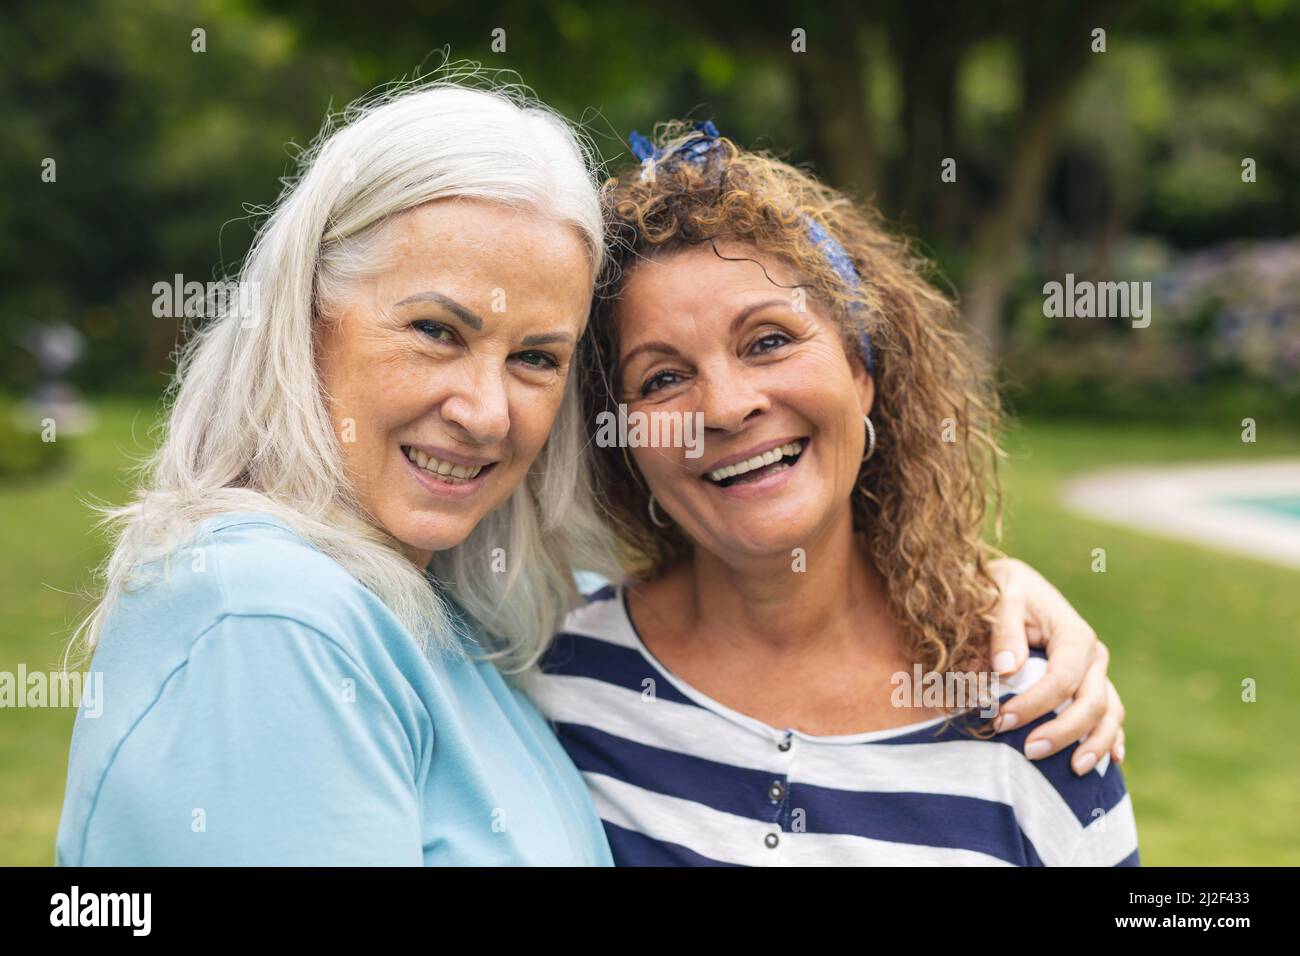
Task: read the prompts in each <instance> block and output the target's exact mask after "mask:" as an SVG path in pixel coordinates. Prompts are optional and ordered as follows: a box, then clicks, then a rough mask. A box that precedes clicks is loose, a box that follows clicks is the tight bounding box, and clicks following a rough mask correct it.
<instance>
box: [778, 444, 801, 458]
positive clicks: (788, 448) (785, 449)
mask: <svg viewBox="0 0 1300 956" xmlns="http://www.w3.org/2000/svg"><path fill="white" fill-rule="evenodd" d="M798 451H799V446H798V445H796V444H795V443H794V442H792V441H788V442H786V443H785V444H784V445H782V446H781V454H783V455H793V454H796V453H797V452H798Z"/></svg>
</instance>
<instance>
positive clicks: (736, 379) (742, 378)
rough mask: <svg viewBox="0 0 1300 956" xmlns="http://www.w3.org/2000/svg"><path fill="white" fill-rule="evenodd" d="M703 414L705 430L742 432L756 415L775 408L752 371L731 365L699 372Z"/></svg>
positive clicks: (725, 364) (719, 365) (727, 364)
mask: <svg viewBox="0 0 1300 956" xmlns="http://www.w3.org/2000/svg"><path fill="white" fill-rule="evenodd" d="M699 386H700V391H701V395H700V398H701V406H700V410H701V411H702V412H704V427H706V428H718V429H722V430H724V431H731V432H734V431H739V430H740V428H741V426H742V425H743V424H744V423H745V422H746V421H747V420H748V419H749V418H751V417H752V416H753V415H755V414H761V413H762V412H764V411H766V410H767V409H768V407H769V405H770V404H771V403H770V402H769V401H768V398H767V395H766V393H765V392H764V391H763V390H762V389H761V388H760V387H759V385H758V382H757V381H756V380H755V373H754V371H753V370H752V369H747V368H744V367H743V366H736V365H733V364H731V363H719V364H718V365H717V366H711V367H709V368H708V369H701V370H700V372H699Z"/></svg>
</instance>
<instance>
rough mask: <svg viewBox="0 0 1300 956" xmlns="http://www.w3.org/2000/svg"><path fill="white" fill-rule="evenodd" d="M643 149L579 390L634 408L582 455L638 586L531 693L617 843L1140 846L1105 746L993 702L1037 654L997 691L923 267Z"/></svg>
mask: <svg viewBox="0 0 1300 956" xmlns="http://www.w3.org/2000/svg"><path fill="white" fill-rule="evenodd" d="M633 146H634V149H635V150H636V152H637V154H638V157H639V158H640V159H641V160H642V162H641V163H640V164H638V165H634V166H632V167H630V168H627V169H625V170H623V171H622V172H621V173H620V174H619V175H617V176H616V177H615V178H613V179H612V180H610V181H609V182H608V183H607V184H606V186H605V189H604V193H603V200H604V208H605V217H606V227H607V234H608V239H609V245H610V246H611V253H612V255H611V259H612V263H611V268H610V270H609V271H608V273H607V284H606V287H605V289H604V293H605V294H604V295H603V296H602V297H600V298H599V299H598V301H597V304H596V307H595V308H594V311H593V317H592V320H591V323H590V325H589V329H588V333H589V340H588V344H589V349H588V354H587V356H586V363H585V368H584V369H583V374H584V376H585V381H583V382H580V385H581V389H580V390H581V392H582V394H583V395H584V400H585V403H586V415H587V422H588V428H589V431H590V433H591V434H593V435H597V436H599V435H600V432H601V426H602V424H607V423H608V422H610V421H613V420H614V419H615V418H616V417H617V419H618V420H619V421H621V422H622V421H633V422H636V421H637V420H638V419H639V420H640V422H641V423H643V424H644V423H648V427H643V428H642V431H641V439H642V440H640V441H638V440H637V439H636V437H635V434H634V432H629V433H628V434H629V435H631V436H633V437H631V438H627V439H621V440H619V441H616V442H613V443H611V442H609V441H602V440H597V441H596V446H597V447H595V448H593V449H592V450H591V456H592V458H593V464H592V468H593V473H594V475H595V478H596V482H595V483H596V488H597V495H598V499H599V503H600V504H601V505H602V506H603V509H604V512H605V514H606V516H607V519H608V521H609V523H610V524H611V526H612V528H613V529H614V531H615V532H616V534H617V537H618V539H619V542H620V544H621V545H622V551H623V554H624V556H625V559H626V563H627V567H628V568H629V570H630V571H631V574H632V577H631V579H632V581H633V582H634V583H633V584H631V585H630V586H629V587H627V588H615V587H610V588H606V589H605V590H604V591H603V592H600V593H598V594H597V595H595V596H594V598H593V599H592V601H591V603H589V605H588V606H587V607H586V608H584V609H581V610H579V611H577V612H575V613H574V614H573V615H571V616H570V618H569V620H568V622H567V623H566V626H565V629H564V632H563V633H562V634H561V635H560V636H559V638H558V640H557V641H556V643H555V645H554V646H553V648H552V650H551V651H550V653H549V654H548V656H547V658H546V659H545V660H544V663H543V671H544V675H543V676H541V677H540V678H539V679H538V681H537V685H536V687H535V688H534V690H533V694H534V698H535V699H536V700H537V701H538V702H539V704H540V705H541V706H542V709H543V710H544V711H545V712H546V713H547V715H548V716H549V717H550V718H551V719H552V720H553V721H555V722H556V724H557V726H558V729H559V732H560V738H561V741H562V742H563V743H564V744H565V746H566V749H568V751H569V753H570V755H571V756H573V758H574V760H575V763H577V765H578V767H579V769H581V770H582V771H583V774H584V777H585V779H586V781H587V783H588V786H589V787H590V789H591V791H592V794H593V796H594V798H595V801H596V806H597V809H598V811H599V812H600V815H601V817H602V819H603V821H604V824H605V829H606V833H607V834H608V836H609V838H610V844H611V847H612V849H613V853H614V858H615V862H617V863H624V864H626V863H633V864H635V863H652V864H653V863H693V864H713V863H723V864H727V863H731V864H762V863H796V864H808V863H818V864H823V863H867V864H870V863H881V864H934V865H961V864H974V865H986V864H1013V865H1016V864H1018V865H1036V864H1049V865H1050V864H1093V865H1115V864H1120V863H1125V864H1136V863H1137V860H1138V853H1137V839H1136V829H1135V825H1134V821H1133V813H1132V809H1131V805H1130V802H1129V798H1128V796H1127V794H1126V792H1125V788H1124V782H1123V777H1122V775H1121V774H1120V771H1119V769H1118V767H1117V766H1116V765H1113V764H1111V763H1110V760H1109V756H1108V755H1106V754H1105V753H1104V752H1101V751H1099V749H1098V748H1097V746H1096V739H1095V735H1094V736H1090V737H1088V738H1086V739H1082V740H1081V739H1080V737H1079V735H1078V734H1077V733H1072V732H1070V731H1069V730H1065V729H1064V728H1056V730H1057V737H1056V739H1055V741H1053V740H1051V739H1048V738H1046V737H1044V735H1043V734H1042V733H1035V732H1036V731H1040V729H1041V728H1042V727H1043V725H1044V724H1045V723H1046V720H1047V716H1051V715H1047V716H1042V717H1039V718H1038V719H1037V720H1026V721H1024V722H1023V723H1022V724H1021V725H1020V726H1018V727H1015V726H1014V724H1013V722H1012V721H1011V720H1010V719H1009V717H1010V712H1009V711H1006V710H1004V711H1003V715H1002V724H1001V725H1000V726H998V727H997V729H998V730H1002V731H1006V732H1004V733H1000V734H997V735H995V734H994V733H993V730H994V727H993V726H992V725H991V724H990V722H989V720H988V718H989V717H990V716H992V713H994V712H996V711H997V709H998V707H997V705H998V703H999V698H1005V696H1007V695H1008V693H1009V691H1023V690H1027V689H1028V688H1029V687H1030V686H1031V685H1033V684H1035V683H1036V682H1039V681H1040V678H1041V677H1042V674H1043V672H1044V670H1045V661H1044V660H1043V656H1042V655H1041V654H1038V655H1034V656H1031V657H1030V658H1029V660H1028V661H1026V664H1025V666H1024V667H1022V668H1019V670H1018V671H1017V672H1016V673H1015V674H1014V676H1013V677H1012V678H1011V679H1010V680H1008V681H1004V682H1003V684H1002V687H1000V688H999V687H998V686H997V682H996V676H995V675H996V672H997V671H1007V670H1010V668H1006V667H1004V666H1001V665H999V666H998V667H996V668H995V667H994V665H993V657H994V654H993V645H992V643H991V641H992V635H993V632H994V630H995V625H996V623H997V618H996V615H997V613H998V601H999V583H998V576H999V574H1000V573H1001V572H1000V570H999V566H998V564H997V559H996V558H995V552H994V551H993V549H992V548H990V547H989V546H988V545H986V544H985V543H984V541H983V532H984V529H985V524H986V521H987V518H988V515H987V513H986V501H988V500H989V498H990V496H992V497H994V499H995V500H998V489H997V480H996V461H997V456H998V455H999V449H998V444H997V435H998V426H999V407H998V400H997V396H996V394H995V392H994V390H993V388H992V386H991V381H990V377H989V375H988V374H987V371H986V369H985V367H984V365H983V363H982V362H981V361H980V360H979V358H978V354H977V352H976V351H975V350H974V349H973V348H972V347H971V346H970V345H969V344H968V342H967V341H966V339H965V338H964V337H963V335H962V334H960V333H959V331H958V330H957V327H956V323H955V310H954V308H953V305H952V304H951V302H950V301H949V300H948V299H947V298H945V297H944V295H943V294H941V293H940V292H939V291H937V290H936V289H935V288H934V287H932V286H931V285H930V284H929V283H928V282H927V281H926V278H925V267H924V263H922V262H920V261H919V260H917V259H915V258H914V257H913V256H912V255H911V253H910V252H909V250H908V248H907V246H906V244H905V243H904V242H902V241H900V240H898V239H896V238H894V237H892V236H890V235H889V234H888V233H887V232H886V231H885V230H884V229H883V228H882V226H881V224H880V221H879V218H878V216H877V215H876V214H875V213H874V212H872V211H870V210H868V209H865V208H863V207H862V206H859V205H855V204H853V203H851V202H850V201H849V200H847V199H846V198H845V197H844V196H842V195H840V194H839V193H837V192H835V191H834V190H832V189H830V188H828V187H826V186H825V185H823V184H821V183H819V182H817V181H816V180H815V179H814V178H813V177H812V176H810V175H808V174H806V173H804V172H802V171H800V170H798V169H795V168H794V167H792V166H790V165H788V164H786V163H783V162H780V161H779V160H777V159H774V158H772V157H770V156H766V155H762V154H758V153H753V152H747V151H745V150H742V149H740V148H738V147H737V146H736V145H735V144H734V143H732V142H731V141H729V140H727V139H725V138H722V137H720V136H718V135H717V131H716V130H715V129H714V128H713V126H712V124H703V125H701V126H699V127H697V128H695V129H690V128H689V127H685V126H683V125H681V124H672V125H669V126H667V127H666V128H664V129H663V131H662V132H661V135H660V137H659V143H658V146H657V147H656V145H655V144H652V143H650V142H649V141H648V140H645V139H643V138H640V137H636V136H634V138H633ZM656 423H658V427H656ZM664 423H669V424H670V425H671V426H672V427H671V428H669V427H667V426H666V425H665V424H664ZM692 423H695V425H696V429H695V430H694V431H695V433H696V434H697V436H698V437H700V438H702V441H697V442H694V443H692V441H691V440H690V437H691V435H692V433H693V429H692V427H691V425H692ZM674 429H675V430H674ZM647 434H648V435H650V436H656V435H657V436H663V435H670V436H677V437H678V438H682V437H683V436H685V440H682V441H669V442H659V441H655V440H646V435H647ZM665 446H673V447H665ZM936 678H937V680H936ZM954 678H956V679H955V680H954ZM963 680H965V682H964V683H963ZM990 682H991V683H992V688H991V691H990V688H989V684H990ZM936 687H938V688H942V689H943V691H944V692H941V693H931V691H934V690H935V688H936ZM965 687H970V688H971V690H972V691H975V690H976V688H977V687H978V690H979V691H983V692H984V694H983V696H982V697H980V701H981V706H980V707H975V706H973V704H974V703H975V699H976V697H977V696H978V694H974V693H973V694H972V695H971V696H970V697H969V698H964V697H963V695H962V693H961V689H962V688H965ZM954 691H955V692H956V694H957V696H956V698H954V696H953V695H954ZM967 704H970V705H971V706H966V705H967ZM1063 730H1065V732H1061V731H1063ZM1031 736H1034V737H1035V738H1036V739H1035V740H1033V741H1029V744H1028V746H1027V740H1028V739H1029V738H1030V737H1031ZM1054 744H1055V746H1054ZM1035 745H1037V746H1035ZM1098 758H1100V759H1098Z"/></svg>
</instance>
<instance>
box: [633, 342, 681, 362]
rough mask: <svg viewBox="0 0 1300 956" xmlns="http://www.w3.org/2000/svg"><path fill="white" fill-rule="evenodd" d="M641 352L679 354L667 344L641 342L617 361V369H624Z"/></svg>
mask: <svg viewBox="0 0 1300 956" xmlns="http://www.w3.org/2000/svg"><path fill="white" fill-rule="evenodd" d="M642 352H663V353H664V354H665V355H680V354H681V352H679V351H677V349H675V348H673V347H672V346H671V345H669V344H668V343H667V342H642V343H641V344H640V345H638V346H637V347H636V348H634V349H632V351H630V352H628V353H627V354H626V355H624V356H623V357H622V358H621V359H619V362H618V364H619V367H626V366H627V363H628V362H630V361H632V358H633V357H634V356H636V355H640V354H641V353H642Z"/></svg>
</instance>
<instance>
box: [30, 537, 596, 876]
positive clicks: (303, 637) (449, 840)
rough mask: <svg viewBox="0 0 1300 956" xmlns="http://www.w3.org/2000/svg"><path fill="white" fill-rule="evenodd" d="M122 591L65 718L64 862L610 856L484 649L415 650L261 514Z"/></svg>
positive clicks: (335, 567)
mask: <svg viewBox="0 0 1300 956" xmlns="http://www.w3.org/2000/svg"><path fill="white" fill-rule="evenodd" d="M168 565H169V566H168V569H167V577H166V579H165V580H159V581H157V582H156V583H151V584H149V585H147V586H146V587H144V588H141V589H139V590H136V591H131V592H128V593H127V594H126V595H125V596H124V597H123V598H122V599H121V600H120V601H119V603H118V604H117V606H116V608H115V609H114V611H113V613H112V615H111V617H110V619H109V622H108V624H107V626H106V627H105V629H104V631H103V634H102V636H101V640H100V643H99V646H98V648H97V650H96V653H95V657H94V661H93V663H92V665H91V670H92V671H100V672H102V673H103V692H102V698H103V705H102V713H101V714H100V715H99V716H98V717H95V716H91V712H89V711H86V710H82V711H80V712H79V713H78V715H77V722H76V727H75V730H74V732H73V737H72V749H71V753H70V755H69V760H68V784H67V793H66V795H65V799H64V804H63V816H62V819H61V820H60V822H59V834H58V844H57V850H56V859H57V862H58V863H59V864H60V865H87V866H99V865H104V866H114V865H163V866H165V865H175V864H181V865H186V864H201V865H243V864H253V865H260V864H268V865H277V864H283V865H315V864H322V865H326V864H341V865H412V866H419V865H421V864H424V865H439V864H452V865H454V864H461V865H521V864H546V865H610V864H611V862H612V861H611V858H610V852H609V846H608V844H607V843H606V840H605V836H604V833H603V831H602V829H601V825H600V821H599V819H598V818H597V816H596V813H595V811H594V809H593V807H592V803H591V798H590V796H589V795H588V792H587V789H586V787H585V785H584V784H583V782H582V778H581V777H580V776H579V774H578V772H577V770H576V769H575V768H574V766H573V764H572V762H571V761H570V759H569V757H568V756H567V755H566V754H565V752H564V751H563V749H561V747H560V745H559V743H558V741H557V740H556V737H555V735H554V733H553V732H552V731H551V729H550V727H549V726H548V725H547V723H546V722H545V721H544V720H543V719H542V717H541V716H540V715H539V714H538V713H537V711H536V710H535V709H534V707H533V705H532V704H531V703H530V702H529V701H528V699H527V698H526V697H525V696H524V695H523V693H522V692H521V691H520V690H518V689H516V688H514V687H511V686H510V685H508V684H507V683H506V681H505V680H504V679H503V678H502V677H501V675H500V674H499V673H498V672H497V670H496V669H495V668H494V667H493V666H492V665H491V664H489V663H485V662H482V661H475V660H469V659H467V660H460V661H458V660H453V659H451V658H450V657H447V656H445V655H441V654H437V653H436V652H430V653H426V652H424V651H421V649H420V648H419V647H418V645H417V644H416V643H415V641H414V640H413V639H412V637H411V635H410V633H409V632H408V631H407V630H406V629H405V628H403V627H402V625H401V623H400V622H399V621H398V620H397V618H396V617H395V616H394V615H393V614H392V613H391V612H390V611H389V610H388V608H387V607H385V606H384V605H383V604H382V603H381V602H380V601H379V600H378V599H377V598H376V597H375V596H374V595H373V594H372V593H371V592H370V591H368V590H367V589H366V588H365V587H363V586H362V585H361V583H360V582H359V581H357V579H356V578H354V577H353V576H352V575H350V574H349V573H348V572H347V571H346V570H345V569H344V568H343V567H342V566H341V565H339V564H338V563H337V562H335V561H333V560H332V559H330V558H328V557H326V556H325V555H324V554H322V553H321V552H319V551H317V550H316V549H314V548H313V547H311V545H309V544H308V543H307V542H306V541H304V540H303V539H302V538H301V537H299V536H298V535H297V534H296V533H294V532H293V531H292V530H291V529H290V528H288V527H287V526H286V525H284V524H283V523H281V522H280V521H278V520H277V519H275V518H273V517H270V516H268V515H263V514H254V513H239V514H233V513H232V514H227V515H223V516H221V517H219V518H215V519H212V520H210V521H208V522H206V523H205V524H204V525H203V527H202V528H201V529H200V531H199V534H198V536H197V537H196V539H195V541H194V542H193V544H192V545H190V546H188V547H186V548H184V549H181V550H180V551H179V552H177V554H176V555H174V556H173V558H172V559H171V560H170V562H168Z"/></svg>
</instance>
